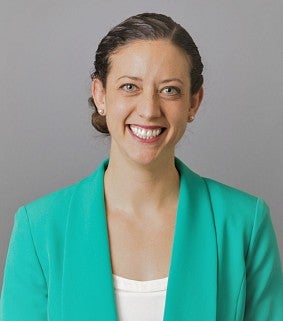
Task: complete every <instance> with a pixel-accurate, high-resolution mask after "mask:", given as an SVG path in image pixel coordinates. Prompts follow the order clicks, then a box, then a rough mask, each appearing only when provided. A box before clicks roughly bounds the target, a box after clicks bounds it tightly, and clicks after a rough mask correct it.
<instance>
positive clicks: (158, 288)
mask: <svg viewBox="0 0 283 321" xmlns="http://www.w3.org/2000/svg"><path fill="white" fill-rule="evenodd" d="M167 282H168V277H166V278H163V279H156V280H149V281H136V280H131V279H126V278H123V277H121V276H118V275H115V274H113V283H114V290H115V296H116V305H117V312H118V318H119V321H162V320H163V314H164V307H165V297H166V289H167Z"/></svg>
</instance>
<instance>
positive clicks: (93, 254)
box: [62, 161, 118, 321]
mask: <svg viewBox="0 0 283 321" xmlns="http://www.w3.org/2000/svg"><path fill="white" fill-rule="evenodd" d="M106 166H107V161H105V162H104V163H102V164H101V165H100V167H99V168H98V169H97V171H96V172H94V174H93V175H92V176H90V177H89V178H87V179H86V180H85V181H82V182H81V183H79V185H78V188H77V190H76V191H75V193H74V196H73V200H72V202H71V205H70V211H69V221H68V225H67V230H66V241H65V251H64V253H65V255H64V272H63V280H62V314H63V317H62V319H63V320H64V321H78V320H80V321H89V320H107V321H117V320H118V318H117V312H116V305H115V296H114V288H113V281H112V267H111V259H110V250H109V240H108V230H107V221H106V214H105V202H104V187H103V185H104V184H103V178H104V171H105V168H106Z"/></svg>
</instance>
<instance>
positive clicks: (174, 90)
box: [161, 86, 181, 96]
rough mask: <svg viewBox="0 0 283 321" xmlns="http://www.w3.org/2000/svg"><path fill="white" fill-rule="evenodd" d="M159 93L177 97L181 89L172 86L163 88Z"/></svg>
mask: <svg viewBox="0 0 283 321" xmlns="http://www.w3.org/2000/svg"><path fill="white" fill-rule="evenodd" d="M161 92H162V93H164V94H166V95H168V96H177V95H180V94H181V89H180V88H178V87H174V86H168V87H165V88H163V89H162V90H161Z"/></svg>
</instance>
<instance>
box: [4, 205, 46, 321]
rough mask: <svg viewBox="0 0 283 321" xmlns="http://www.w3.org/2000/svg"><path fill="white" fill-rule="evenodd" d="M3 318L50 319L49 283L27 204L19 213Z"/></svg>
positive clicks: (21, 320)
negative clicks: (35, 239)
mask: <svg viewBox="0 0 283 321" xmlns="http://www.w3.org/2000/svg"><path fill="white" fill-rule="evenodd" d="M0 321H47V285H46V280H45V277H44V274H43V270H42V267H41V265H40V262H39V259H38V256H37V253H36V248H35V244H34V242H33V237H32V234H31V230H30V224H29V219H28V216H27V213H26V210H25V208H24V207H22V208H20V209H19V210H18V212H17V213H16V216H15V223H14V228H13V230H12V234H11V240H10V244H9V248H8V254H7V259H6V265H5V270H4V279H3V288H2V294H1V301H0Z"/></svg>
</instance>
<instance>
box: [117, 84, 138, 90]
mask: <svg viewBox="0 0 283 321" xmlns="http://www.w3.org/2000/svg"><path fill="white" fill-rule="evenodd" d="M120 88H121V89H123V90H125V91H127V92H133V91H135V90H137V86H136V85H134V84H130V83H128V84H124V85H122V86H121V87H120Z"/></svg>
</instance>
